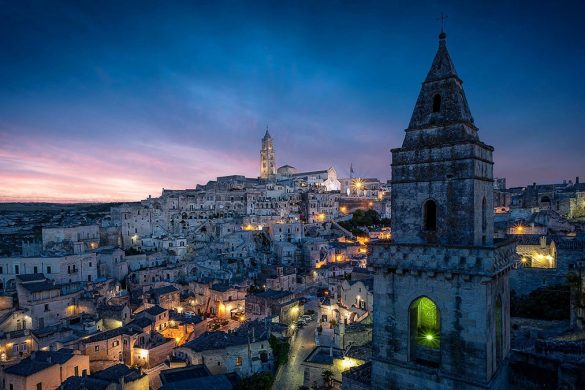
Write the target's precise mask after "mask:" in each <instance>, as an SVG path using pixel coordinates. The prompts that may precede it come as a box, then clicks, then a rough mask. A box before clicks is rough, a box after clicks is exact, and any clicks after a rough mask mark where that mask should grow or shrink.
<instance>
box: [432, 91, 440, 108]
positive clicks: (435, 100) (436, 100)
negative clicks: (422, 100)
mask: <svg viewBox="0 0 585 390" xmlns="http://www.w3.org/2000/svg"><path fill="white" fill-rule="evenodd" d="M440 111H441V95H439V94H436V95H435V96H433V112H440Z"/></svg>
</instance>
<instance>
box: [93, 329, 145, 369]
mask: <svg viewBox="0 0 585 390" xmlns="http://www.w3.org/2000/svg"><path fill="white" fill-rule="evenodd" d="M141 335H144V333H143V332H142V330H141V329H137V328H136V327H133V326H123V327H120V328H116V329H112V330H107V331H105V332H101V333H98V334H96V335H93V336H90V337H89V338H87V339H85V340H83V343H82V347H81V350H82V351H83V353H85V354H86V355H87V356H89V362H90V364H91V367H92V370H101V369H104V368H107V367H110V366H112V365H114V364H117V363H124V364H126V365H128V366H132V365H134V364H135V362H134V354H133V349H134V345H135V344H136V342H137V341H138V339H139V337H140V336H141Z"/></svg>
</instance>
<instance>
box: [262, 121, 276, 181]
mask: <svg viewBox="0 0 585 390" xmlns="http://www.w3.org/2000/svg"><path fill="white" fill-rule="evenodd" d="M275 175H276V157H275V155H274V145H273V144H272V137H271V136H270V133H269V132H268V128H267V129H266V134H264V137H262V149H260V178H261V179H268V178H270V177H274V176H275Z"/></svg>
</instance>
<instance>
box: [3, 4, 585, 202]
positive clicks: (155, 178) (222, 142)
mask: <svg viewBox="0 0 585 390" xmlns="http://www.w3.org/2000/svg"><path fill="white" fill-rule="evenodd" d="M584 11H585V6H584V5H583V3H582V2H580V1H576V0H575V1H561V2H544V1H542V2H528V1H526V2H523V1H515V2H512V1H489V2H487V1H486V2H478V1H403V2H402V1H401V2H392V1H386V2H368V1H357V0H356V1H294V2H281V1H267V2H244V1H233V2H221V1H214V2H196V1H192V2H172V4H171V2H169V1H166V2H163V1H160V2H151V1H135V2H132V1H124V2H122V1H68V2H59V1H37V2H28V1H2V0H0V53H1V54H0V55H1V56H2V60H1V61H0V86H1V87H0V180H1V181H2V186H0V199H1V200H110V199H124V200H126V199H138V198H143V197H145V196H147V195H148V194H152V195H156V194H158V192H159V191H160V189H161V188H162V187H166V188H187V187H193V186H194V185H195V183H199V182H202V183H204V182H206V181H207V180H209V179H212V178H214V177H215V176H217V175H227V174H246V175H249V176H257V175H258V168H259V163H258V156H259V148H260V138H261V137H262V135H263V134H264V128H265V126H266V123H268V124H269V127H270V132H271V134H272V136H273V138H274V142H275V148H276V151H277V164H278V165H284V164H291V165H294V166H296V167H297V168H299V169H301V170H309V169H310V170H313V169H323V168H327V167H329V166H334V167H336V169H337V170H338V173H339V175H340V176H342V177H344V176H347V175H348V174H349V164H350V162H353V164H354V168H355V171H356V173H357V174H358V175H361V176H368V177H371V176H377V177H380V178H381V179H387V178H389V174H390V169H389V163H390V154H389V150H390V148H393V147H397V146H399V145H400V144H401V142H402V138H403V130H404V129H405V128H406V126H407V124H408V121H409V118H410V115H411V113H412V109H413V107H414V103H415V101H416V97H417V95H418V92H419V88H420V83H421V82H422V80H423V79H424V77H425V75H426V72H427V71H428V68H429V67H430V65H431V62H432V59H433V56H434V54H435V51H436V48H437V44H438V42H437V35H438V32H439V29H440V26H439V22H438V21H437V20H436V18H437V17H438V16H439V15H440V13H441V12H445V13H446V14H447V15H448V19H447V21H446V25H445V30H446V32H447V34H448V38H447V44H448V47H449V51H450V53H451V56H452V58H453V60H454V62H455V65H456V67H457V70H458V72H459V75H460V77H461V78H462V79H463V80H464V88H465V91H466V94H467V98H468V100H469V104H470V107H471V111H472V113H473V116H474V118H475V122H476V124H477V125H478V126H479V128H480V137H481V139H482V140H483V141H484V142H486V143H488V144H491V145H493V146H494V147H495V148H496V151H495V154H494V158H495V162H496V165H495V173H496V175H497V176H506V177H507V178H508V183H509V185H523V184H529V183H532V182H533V181H536V182H552V181H559V180H562V179H570V178H573V179H574V177H575V176H577V175H579V174H581V176H585V172H584V169H583V168H584V167H585V152H584V151H583V149H584V148H583V144H584V141H585V136H584V135H583V134H584V131H585V129H584V126H583V117H584V112H585V77H584V76H583V74H584V70H583V69H585V40H584V38H585V23H584V22H583V15H584V14H585V13H584Z"/></svg>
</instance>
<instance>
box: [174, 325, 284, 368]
mask: <svg viewBox="0 0 585 390" xmlns="http://www.w3.org/2000/svg"><path fill="white" fill-rule="evenodd" d="M269 326H270V323H269V322H265V321H262V320H260V321H252V322H247V323H245V324H244V325H242V326H241V327H240V328H238V329H236V330H234V331H232V332H229V333H224V332H220V331H214V332H206V333H204V334H202V335H201V336H199V337H198V338H196V339H194V340H193V341H190V342H188V343H187V344H185V345H183V346H182V347H179V348H176V349H175V352H174V355H175V356H178V357H181V358H184V359H187V361H188V362H189V363H190V364H191V365H195V364H205V366H206V367H207V368H208V369H209V371H210V372H211V373H212V374H213V375H218V374H225V373H229V372H235V373H236V374H238V375H239V376H241V377H246V376H249V375H252V374H254V373H257V372H261V371H269V370H271V369H272V367H273V364H274V356H273V355H272V349H271V348H270V344H269V342H268V340H269V338H270V329H269Z"/></svg>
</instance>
